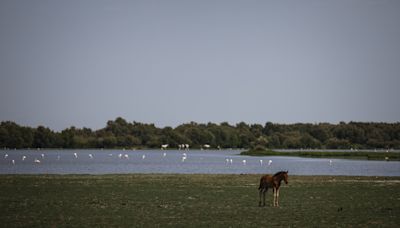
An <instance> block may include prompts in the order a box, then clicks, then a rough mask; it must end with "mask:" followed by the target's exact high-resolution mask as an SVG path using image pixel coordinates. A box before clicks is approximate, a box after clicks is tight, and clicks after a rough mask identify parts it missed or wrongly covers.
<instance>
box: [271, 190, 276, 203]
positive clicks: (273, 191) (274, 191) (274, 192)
mask: <svg viewBox="0 0 400 228" xmlns="http://www.w3.org/2000/svg"><path fill="white" fill-rule="evenodd" d="M272 193H273V194H274V202H273V203H274V204H273V205H274V207H275V199H276V189H275V187H274V188H272Z"/></svg>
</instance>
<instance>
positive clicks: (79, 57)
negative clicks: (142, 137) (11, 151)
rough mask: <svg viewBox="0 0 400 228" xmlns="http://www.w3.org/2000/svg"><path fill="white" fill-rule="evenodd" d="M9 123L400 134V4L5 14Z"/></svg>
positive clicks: (29, 6) (7, 7)
mask: <svg viewBox="0 0 400 228" xmlns="http://www.w3.org/2000/svg"><path fill="white" fill-rule="evenodd" d="M0 34H1V35H0V77H1V78H0V108H1V111H0V121H5V120H12V121H16V122H17V123H18V124H22V125H29V126H33V127H36V126H37V125H39V124H42V125H45V126H48V127H50V128H52V129H54V130H61V129H64V128H66V127H70V126H71V125H74V126H76V127H84V126H85V127H90V128H93V129H98V128H102V127H104V126H105V124H106V121H107V120H110V119H115V118H116V117H118V116H121V117H123V118H125V119H126V120H127V121H139V122H147V123H155V124H156V125H157V126H159V127H163V126H173V127H174V126H176V125H179V124H182V123H186V122H189V121H196V122H202V123H206V122H209V121H210V122H215V123H220V122H222V121H228V122H229V123H231V124H235V123H237V122H240V121H245V122H247V123H261V124H264V123H265V122H267V121H272V122H278V123H294V122H311V123H314V122H331V123H337V122H339V121H385V122H398V121H400V89H399V86H400V1H398V0H391V1H390V0H375V1H371V0H350V1H349V0H343V1H342V0H331V1H320V0H315V1H299V0H293V1H267V0H262V1H252V0H250V1H248V0H239V1H237V0H233V1H232V0H227V1H224V0H210V1H207V0H201V1H190V0H189V1H188V0H182V1H163V0H159V1H149V0H144V1H114V0H113V1H111V0H107V1H104V0H72V1H67V0H65V1H57V0H49V1H43V0H34V1H31V0H1V1H0Z"/></svg>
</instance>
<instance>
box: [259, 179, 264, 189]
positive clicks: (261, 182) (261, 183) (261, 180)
mask: <svg viewBox="0 0 400 228" xmlns="http://www.w3.org/2000/svg"><path fill="white" fill-rule="evenodd" d="M263 182H264V181H263V178H261V179H260V186H258V190H260V189H262V188H263Z"/></svg>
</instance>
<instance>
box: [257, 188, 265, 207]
mask: <svg viewBox="0 0 400 228" xmlns="http://www.w3.org/2000/svg"><path fill="white" fill-rule="evenodd" d="M263 190H264V189H260V190H258V195H259V197H260V201H258V206H259V207H261V194H262V193H263Z"/></svg>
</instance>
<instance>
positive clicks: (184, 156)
mask: <svg viewBox="0 0 400 228" xmlns="http://www.w3.org/2000/svg"><path fill="white" fill-rule="evenodd" d="M168 146H169V145H168V144H164V145H161V150H165V149H167V148H168ZM204 147H205V148H209V145H204ZM178 149H179V150H189V145H188V144H180V145H179V147H178ZM123 151H125V149H123ZM73 156H74V158H75V159H78V158H79V156H78V153H77V152H74V153H73ZM87 156H88V157H89V159H94V156H93V154H92V153H89V154H88V155H87ZM108 156H109V157H113V156H114V154H112V153H109V154H108ZM162 156H163V157H166V156H167V153H166V152H164V153H162ZM8 157H9V155H8V154H7V153H6V154H5V155H4V159H6V160H7V159H8ZM117 157H118V158H119V159H129V154H127V153H119V154H118V155H117ZM40 158H41V160H40V159H38V158H37V157H35V158H34V159H33V162H34V163H36V164H40V163H41V162H42V161H43V160H44V158H45V154H44V153H41V154H40ZM141 158H142V160H145V159H146V154H143V155H142V156H141ZM187 158H188V157H187V154H186V152H184V153H182V157H181V162H185V161H186V160H187ZM26 159H27V156H26V155H22V157H21V161H23V162H24V161H25V160H26ZM60 159H61V156H60V155H57V161H59V160H60ZM233 162H234V160H233V159H232V158H226V159H225V164H226V165H232V164H233ZM15 163H16V160H15V159H11V164H12V165H15ZM242 164H243V165H247V160H246V159H243V160H242ZM259 164H260V166H263V164H264V161H263V160H262V159H260V160H259ZM271 164H272V160H271V159H270V160H268V162H267V163H266V165H267V166H271ZM332 164H333V161H332V160H329V165H330V166H332Z"/></svg>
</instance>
